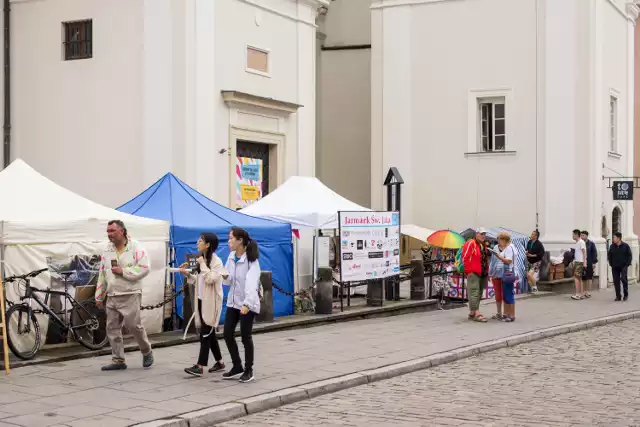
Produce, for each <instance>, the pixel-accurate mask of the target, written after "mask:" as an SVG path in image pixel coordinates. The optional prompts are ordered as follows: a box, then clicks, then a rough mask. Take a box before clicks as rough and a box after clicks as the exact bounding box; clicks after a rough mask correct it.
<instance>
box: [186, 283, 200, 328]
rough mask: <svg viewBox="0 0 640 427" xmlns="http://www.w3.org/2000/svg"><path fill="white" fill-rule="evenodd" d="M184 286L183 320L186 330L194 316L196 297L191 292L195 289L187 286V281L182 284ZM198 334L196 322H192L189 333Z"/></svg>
mask: <svg viewBox="0 0 640 427" xmlns="http://www.w3.org/2000/svg"><path fill="white" fill-rule="evenodd" d="M182 286H183V287H184V293H183V294H182V319H183V325H182V327H183V328H186V327H187V323H188V322H189V319H191V316H192V315H193V297H194V295H192V292H191V291H192V290H193V288H192V287H191V286H189V285H188V284H187V281H186V279H185V280H184V282H183V283H182ZM196 332H197V331H196V322H195V320H194V321H193V322H191V325H190V326H189V331H188V333H190V334H195V333H196Z"/></svg>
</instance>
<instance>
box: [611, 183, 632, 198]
mask: <svg viewBox="0 0 640 427" xmlns="http://www.w3.org/2000/svg"><path fill="white" fill-rule="evenodd" d="M633 187H634V185H633V181H613V185H612V186H611V188H612V189H613V200H633Z"/></svg>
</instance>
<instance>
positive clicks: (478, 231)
mask: <svg viewBox="0 0 640 427" xmlns="http://www.w3.org/2000/svg"><path fill="white" fill-rule="evenodd" d="M476 234H487V230H486V229H485V228H484V227H479V228H476Z"/></svg>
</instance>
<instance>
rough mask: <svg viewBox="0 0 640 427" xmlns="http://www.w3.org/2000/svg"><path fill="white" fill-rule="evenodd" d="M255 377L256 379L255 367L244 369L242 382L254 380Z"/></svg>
mask: <svg viewBox="0 0 640 427" xmlns="http://www.w3.org/2000/svg"><path fill="white" fill-rule="evenodd" d="M254 379H255V377H254V376H253V369H247V370H246V371H244V373H243V374H242V376H241V377H240V382H241V383H248V382H251V381H253V380H254Z"/></svg>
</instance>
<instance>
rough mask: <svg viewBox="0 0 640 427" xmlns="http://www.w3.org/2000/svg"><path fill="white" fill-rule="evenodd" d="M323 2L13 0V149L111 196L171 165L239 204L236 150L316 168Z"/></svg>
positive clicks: (100, 195) (203, 188)
mask: <svg viewBox="0 0 640 427" xmlns="http://www.w3.org/2000/svg"><path fill="white" fill-rule="evenodd" d="M326 4H328V0H215V1H214V0H109V1H102V0H37V1H36V0H12V2H11V8H12V10H11V19H12V30H11V49H12V52H11V56H12V58H11V68H12V74H11V76H12V93H11V99H12V111H11V113H12V144H11V158H12V159H13V158H22V159H24V160H25V161H26V162H28V163H29V164H31V165H33V166H34V167H35V168H36V169H37V170H38V171H40V172H41V173H43V174H44V175H46V176H48V177H50V178H51V179H53V180H55V181H57V182H59V183H60V184H61V185H63V186H65V187H67V188H69V189H71V190H74V191H76V192H78V193H79V194H82V195H83V196H85V197H88V198H90V199H92V200H95V201H97V202H100V203H103V204H105V205H108V206H118V205H119V204H121V203H123V202H126V201H127V200H128V199H129V198H130V197H132V196H135V195H136V194H137V193H138V192H139V191H141V190H143V189H144V188H146V187H147V186H148V185H150V184H152V183H153V182H154V181H155V180H157V179H158V178H160V177H161V176H162V175H163V174H165V173H167V172H173V173H175V174H176V175H177V176H179V177H180V178H182V179H183V180H185V181H186V182H187V183H189V184H190V185H192V186H194V187H195V188H197V189H198V190H199V191H200V192H202V193H204V194H205V195H206V196H208V197H210V198H212V199H214V200H216V201H218V202H220V203H223V204H225V205H229V206H232V207H234V208H235V204H236V190H235V184H236V183H235V162H234V160H235V157H236V156H237V155H250V154H251V153H253V154H255V155H256V156H261V158H262V160H263V161H264V162H265V165H266V164H267V163H268V168H267V169H265V170H268V174H266V175H267V178H268V183H267V184H266V186H265V191H268V190H272V189H274V188H275V187H276V186H277V185H278V184H280V183H281V182H283V181H284V180H285V179H286V178H287V177H288V176H291V175H314V164H315V60H316V56H315V47H316V23H315V20H316V17H317V13H318V9H319V8H320V7H322V6H323V5H326ZM240 144H243V145H244V147H242V150H240V148H239V145H240ZM240 151H244V152H245V154H242V153H240ZM246 152H249V154H247V153H246ZM256 153H257V154H256Z"/></svg>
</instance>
